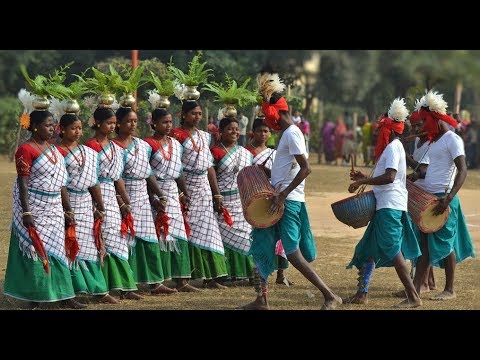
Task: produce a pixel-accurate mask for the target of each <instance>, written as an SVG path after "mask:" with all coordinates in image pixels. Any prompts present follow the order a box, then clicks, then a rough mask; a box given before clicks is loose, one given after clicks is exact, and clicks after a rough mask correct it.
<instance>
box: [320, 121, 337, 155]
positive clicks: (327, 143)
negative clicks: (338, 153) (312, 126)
mask: <svg viewBox="0 0 480 360" xmlns="http://www.w3.org/2000/svg"><path fill="white" fill-rule="evenodd" d="M321 135H322V140H323V151H324V153H325V162H326V163H327V164H331V163H332V162H333V161H335V124H334V123H333V121H331V120H327V121H326V122H325V124H324V125H323V126H322V130H321Z"/></svg>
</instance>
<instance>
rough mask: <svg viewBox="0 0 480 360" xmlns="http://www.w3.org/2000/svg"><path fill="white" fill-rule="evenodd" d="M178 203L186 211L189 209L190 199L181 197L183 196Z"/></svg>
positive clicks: (184, 196)
mask: <svg viewBox="0 0 480 360" xmlns="http://www.w3.org/2000/svg"><path fill="white" fill-rule="evenodd" d="M180 202H181V203H182V205H183V208H184V209H185V211H188V210H189V208H190V198H189V197H188V196H187V195H183V196H182V197H181V198H180Z"/></svg>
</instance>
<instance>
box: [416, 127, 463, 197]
mask: <svg viewBox="0 0 480 360" xmlns="http://www.w3.org/2000/svg"><path fill="white" fill-rule="evenodd" d="M428 154H429V157H430V164H429V165H428V168H427V174H426V175H425V190H426V191H428V192H429V193H431V194H436V193H444V192H445V189H446V187H447V185H448V191H450V190H451V189H452V186H453V182H454V180H455V175H456V173H457V167H456V166H455V162H454V160H455V159H456V158H457V157H459V156H460V155H465V148H464V145H463V140H462V138H461V137H460V136H458V135H457V134H455V133H454V132H453V131H447V132H446V133H445V134H443V136H442V137H441V138H440V139H438V140H437V141H435V142H434V143H432V144H431V145H430V150H429V151H428Z"/></svg>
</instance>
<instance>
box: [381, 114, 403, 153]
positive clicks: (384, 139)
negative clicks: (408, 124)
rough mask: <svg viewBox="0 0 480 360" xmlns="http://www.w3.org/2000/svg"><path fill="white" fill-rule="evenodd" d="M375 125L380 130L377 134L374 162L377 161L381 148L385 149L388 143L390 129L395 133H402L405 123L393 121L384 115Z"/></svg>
mask: <svg viewBox="0 0 480 360" xmlns="http://www.w3.org/2000/svg"><path fill="white" fill-rule="evenodd" d="M377 127H379V128H380V132H379V134H378V139H377V147H376V148H375V162H377V161H378V159H379V158H380V155H382V153H383V150H385V148H386V147H387V145H388V144H389V143H390V134H391V133H392V130H393V131H395V132H396V133H397V134H401V133H403V129H404V127H405V123H404V122H397V121H393V120H392V119H390V118H388V117H386V116H382V117H381V118H380V120H378V122H377Z"/></svg>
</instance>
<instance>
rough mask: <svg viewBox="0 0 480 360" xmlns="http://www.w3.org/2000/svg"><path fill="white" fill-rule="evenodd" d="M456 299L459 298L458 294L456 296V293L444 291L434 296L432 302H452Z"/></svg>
mask: <svg viewBox="0 0 480 360" xmlns="http://www.w3.org/2000/svg"><path fill="white" fill-rule="evenodd" d="M456 297H457V294H455V291H447V290H444V291H442V292H441V293H440V294H437V295H435V296H432V297H431V298H430V300H452V299H455V298H456Z"/></svg>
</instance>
